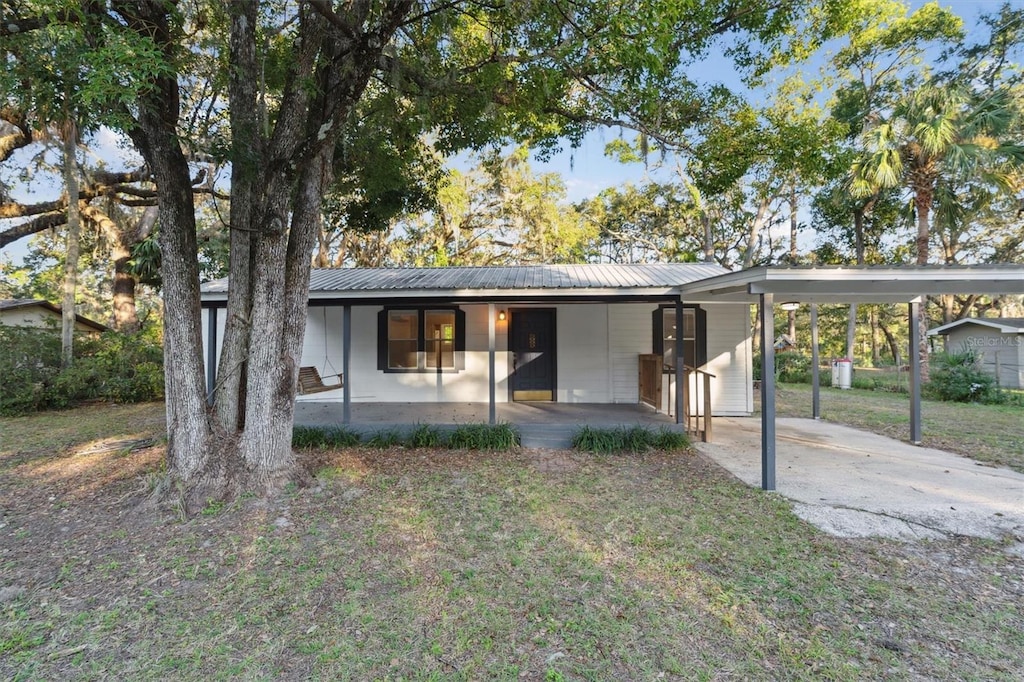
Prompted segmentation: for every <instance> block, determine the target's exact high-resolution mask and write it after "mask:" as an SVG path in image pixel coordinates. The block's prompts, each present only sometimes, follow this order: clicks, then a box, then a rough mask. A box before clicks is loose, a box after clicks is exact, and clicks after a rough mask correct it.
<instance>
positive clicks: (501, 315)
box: [498, 310, 505, 322]
mask: <svg viewBox="0 0 1024 682" xmlns="http://www.w3.org/2000/svg"><path fill="white" fill-rule="evenodd" d="M504 321H505V311H504V310H499V311H498V322H504Z"/></svg>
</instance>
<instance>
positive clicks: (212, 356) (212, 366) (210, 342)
mask: <svg viewBox="0 0 1024 682" xmlns="http://www.w3.org/2000/svg"><path fill="white" fill-rule="evenodd" d="M206 325H207V326H206V404H207V405H213V391H214V387H215V386H216V385H217V309H216V308H213V307H210V308H207V309H206Z"/></svg>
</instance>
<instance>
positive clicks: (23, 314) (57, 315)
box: [0, 298, 108, 335]
mask: <svg viewBox="0 0 1024 682" xmlns="http://www.w3.org/2000/svg"><path fill="white" fill-rule="evenodd" d="M0 325H4V326H7V327H33V328H36V329H58V330H59V329H60V325H61V309H60V306H56V305H54V304H52V303H50V302H49V301H44V300H42V299H36V298H13V299H11V298H7V299H0ZM107 330H108V327H107V326H106V325H104V324H100V323H99V322H96V321H94V320H90V319H89V318H88V317H84V316H82V315H77V314H76V315H75V331H76V332H82V333H85V334H92V335H95V334H101V333H103V332H105V331H107Z"/></svg>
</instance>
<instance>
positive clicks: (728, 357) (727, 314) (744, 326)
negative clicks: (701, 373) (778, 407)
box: [701, 303, 754, 416]
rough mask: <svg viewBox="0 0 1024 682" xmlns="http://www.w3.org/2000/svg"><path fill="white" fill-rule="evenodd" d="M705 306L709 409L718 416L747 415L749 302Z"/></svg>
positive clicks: (751, 395) (751, 404)
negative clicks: (709, 386)
mask: <svg viewBox="0 0 1024 682" xmlns="http://www.w3.org/2000/svg"><path fill="white" fill-rule="evenodd" d="M701 307H703V308H704V309H705V310H707V313H708V314H707V323H708V364H707V367H706V368H705V369H706V370H707V371H708V372H710V373H711V374H714V375H715V378H714V379H712V380H711V406H712V412H713V414H716V415H721V416H737V415H749V414H750V413H751V412H753V410H754V391H753V386H754V383H753V368H752V366H751V357H752V350H751V339H750V306H748V305H746V304H742V303H740V304H735V303H732V304H729V303H716V304H707V305H703V306H701Z"/></svg>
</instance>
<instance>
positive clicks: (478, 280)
mask: <svg viewBox="0 0 1024 682" xmlns="http://www.w3.org/2000/svg"><path fill="white" fill-rule="evenodd" d="M727 272H729V270H727V269H725V268H723V267H721V266H719V265H713V264H709V263H642V264H630V265H613V264H587V265H511V266H489V267H447V268H411V267H410V268H323V269H321V268H314V269H313V270H312V273H311V275H310V282H309V295H310V298H313V299H315V298H326V297H330V296H339V295H343V296H344V295H347V296H353V297H369V296H372V295H377V296H381V295H389V294H390V295H397V294H400V295H407V296H408V295H413V294H430V295H438V294H444V295H450V296H456V297H458V296H480V295H486V294H489V293H500V294H503V295H509V294H520V293H522V294H528V295H531V296H544V295H559V294H561V295H565V294H570V295H571V294H576V293H596V292H601V293H607V294H610V295H614V294H615V293H636V292H645V293H654V294H669V293H673V292H675V290H676V289H677V288H678V287H679V285H681V284H685V283H687V282H694V281H697V280H701V279H705V278H707V277H714V276H716V275H721V274H723V273H727ZM227 288H228V283H227V279H220V280H217V281H215V282H210V283H208V284H204V285H203V287H202V292H203V294H204V297H208V298H219V297H217V296H215V295H216V294H224V293H226V292H227ZM207 295H209V296H207Z"/></svg>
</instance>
